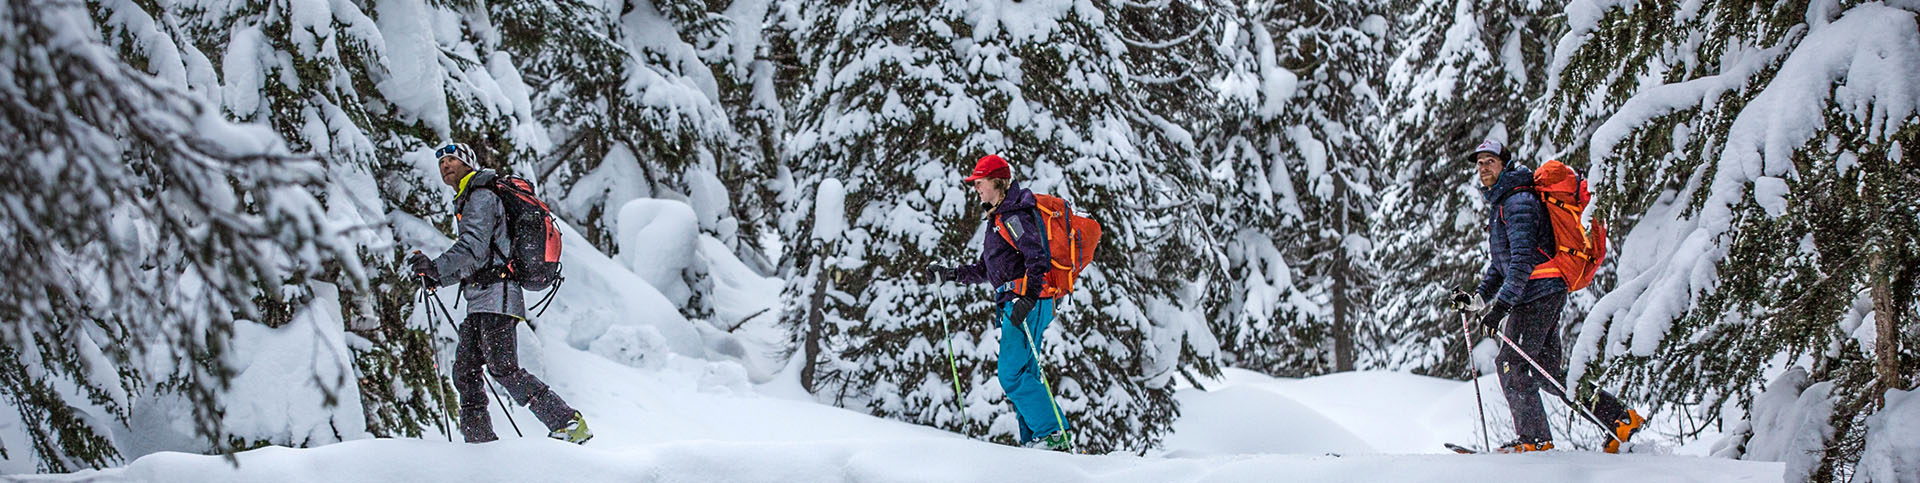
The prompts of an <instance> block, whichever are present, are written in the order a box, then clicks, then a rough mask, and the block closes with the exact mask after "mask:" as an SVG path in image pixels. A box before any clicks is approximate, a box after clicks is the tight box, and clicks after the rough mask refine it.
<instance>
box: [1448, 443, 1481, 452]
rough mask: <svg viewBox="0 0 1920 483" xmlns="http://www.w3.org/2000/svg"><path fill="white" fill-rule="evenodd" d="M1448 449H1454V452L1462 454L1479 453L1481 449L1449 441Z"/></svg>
mask: <svg viewBox="0 0 1920 483" xmlns="http://www.w3.org/2000/svg"><path fill="white" fill-rule="evenodd" d="M1447 449H1450V450H1453V452H1455V453H1460V454H1479V453H1480V450H1476V449H1473V448H1468V447H1465V446H1461V445H1457V444H1453V443H1447Z"/></svg>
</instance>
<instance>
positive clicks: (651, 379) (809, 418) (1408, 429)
mask: <svg viewBox="0 0 1920 483" xmlns="http://www.w3.org/2000/svg"><path fill="white" fill-rule="evenodd" d="M566 236H567V238H568V239H567V246H566V248H567V250H568V251H567V257H568V258H567V260H566V261H567V263H568V264H569V265H568V267H569V274H570V279H569V281H568V282H567V285H566V288H565V290H564V291H563V294H562V295H561V296H560V298H559V300H560V301H559V302H558V303H557V304H556V305H555V308H554V309H553V310H552V311H550V312H548V313H547V315H546V316H544V317H541V318H538V319H537V320H536V322H537V323H538V324H539V330H538V331H535V330H532V329H529V328H528V327H527V326H526V325H521V326H520V329H519V330H520V335H521V337H522V342H521V359H522V361H523V363H524V365H525V366H527V368H528V369H529V370H531V371H534V372H535V373H536V374H538V375H539V376H540V377H542V378H543V379H545V380H546V381H548V382H549V383H550V384H552V385H553V387H554V390H555V391H557V392H558V393H559V394H561V395H562V396H563V397H565V398H567V400H568V402H569V403H572V404H573V405H574V406H575V407H577V408H579V409H580V410H581V411H582V412H584V413H585V414H586V415H587V417H588V418H589V422H590V423H591V425H592V427H593V429H594V430H595V433H596V434H597V437H596V438H595V439H594V440H593V441H592V442H590V443H589V444H587V445H585V446H578V447H576V446H572V445H567V444H563V443H559V442H556V441H551V440H547V439H545V438H544V437H542V436H541V435H540V433H541V431H538V430H537V429H536V428H534V427H533V426H534V425H537V423H535V420H534V418H533V415H532V414H531V413H530V412H528V411H527V410H525V409H524V408H515V411H514V413H513V414H514V419H515V421H517V423H518V424H519V425H520V426H521V428H522V430H524V431H527V435H526V436H525V437H515V436H514V433H513V429H512V426H511V424H510V423H509V422H508V420H507V419H506V418H505V417H504V416H505V415H504V414H501V413H500V412H499V406H498V405H497V404H496V405H495V406H493V407H494V408H495V411H496V413H495V416H494V421H495V424H496V432H498V433H499V434H500V435H501V436H502V437H503V439H502V440H501V441H498V442H494V443H489V444H482V445H467V444H463V443H449V442H447V441H446V439H445V436H442V435H432V437H429V438H426V439H359V440H354V441H347V442H344V443H337V444H331V445H325V446H320V447H317V448H311V449H290V448H282V447H270V448H265V449H260V450H254V451H248V452H245V453H241V454H240V455H239V456H238V462H239V464H238V466H237V467H236V466H234V465H230V464H228V463H227V462H226V461H225V460H224V459H222V458H220V457H217V456H203V455H195V454H187V453H178V452H159V453H154V454H150V455H146V456H144V457H141V458H139V459H138V460H135V461H133V462H132V463H130V464H128V465H127V466H125V467H121V468H113V469H108V470H104V471H84V472H80V473H75V474H70V475H39V476H31V477H25V478H26V479H27V480H28V481H195V482H199V481H268V480H271V481H329V482H330V481H369V482H379V481H395V482H417V481H548V480H566V481H850V480H853V481H989V480H992V481H1152V482H1163V481H1265V480H1272V479H1273V478H1276V477H1278V475H1285V478H1286V479H1289V480H1308V481H1358V480H1366V481H1395V480H1401V481H1413V480H1418V481H1475V482H1481V481H1489V480H1490V479H1500V480H1507V479H1515V478H1519V479H1531V480H1539V481H1583V480H1592V481H1598V480H1609V481H1778V480H1779V479H1780V474H1781V471H1782V467H1781V466H1780V465H1779V464H1775V463H1751V462H1740V461H1732V460H1724V459H1709V458H1698V457H1687V456H1654V455H1630V456H1612V455H1603V454H1594V453H1588V452H1558V453H1553V454H1546V455H1527V456H1460V455H1451V454H1447V455H1421V454H1414V455H1408V454H1396V453H1432V452H1435V451H1437V450H1438V449H1439V442H1441V441H1445V440H1448V439H1449V438H1452V439H1455V440H1458V441H1462V442H1465V440H1466V439H1468V438H1470V437H1472V435H1474V434H1475V433H1473V431H1474V430H1473V429H1472V426H1471V424H1472V423H1471V422H1472V420H1471V419H1469V416H1468V415H1470V414H1471V413H1469V412H1467V411H1470V408H1471V407H1472V406H1471V405H1472V399H1471V398H1472V391H1471V386H1469V385H1465V384H1461V383H1458V382H1454V381H1447V380H1441V379H1433V378H1427V377H1421V376H1413V375H1408V374H1397V373H1374V372H1363V373H1351V374H1339V375H1333V376H1326V377H1319V378H1312V379H1302V380H1292V379H1275V378H1270V377H1267V376H1263V375H1260V374H1257V373H1252V372H1247V371H1238V370H1232V371H1228V374H1227V375H1226V377H1225V378H1223V380H1220V381H1210V383H1209V384H1210V385H1209V389H1211V391H1202V390H1198V389H1193V388H1188V389H1185V390H1183V391H1182V392H1181V393H1180V395H1179V397H1180V398H1181V399H1182V403H1183V404H1184V408H1185V409H1184V410H1183V414H1184V417H1183V419H1181V420H1180V423H1179V425H1178V426H1177V427H1176V431H1177V432H1176V434H1174V435H1173V436H1172V437H1170V438H1169V439H1168V441H1167V449H1166V451H1164V452H1159V453H1157V454H1151V455H1147V456H1139V455H1128V454H1115V455H1097V456H1089V455H1067V454H1058V453H1046V452H1040V451H1033V450H1026V449H1019V448H1013V447H1008V446H1002V445H997V444H991V443H983V442H978V441H973V440H970V439H968V438H966V437H964V436H962V435H957V434H952V433H947V432H943V431H938V430H933V429H930V428H926V427H921V426H915V425H909V424H905V423H901V422H897V421H892V420H885V419H879V418H874V417H871V416H868V415H865V414H861V413H856V412H853V411H848V410H845V409H840V408H836V407H832V406H828V405H823V404H819V403H816V402H814V400H813V398H812V397H811V396H809V395H806V394H805V393H804V392H803V391H801V390H800V389H799V387H798V384H797V382H796V378H795V375H794V373H795V371H794V370H792V368H791V367H789V368H785V369H783V370H780V371H779V372H778V373H777V374H775V375H773V377H772V378H771V380H769V381H767V382H765V383H761V384H754V383H753V382H752V378H750V377H749V375H748V370H747V369H746V368H745V366H743V364H742V363H743V362H745V363H746V364H753V362H751V361H740V360H737V359H736V358H735V357H731V356H729V355H728V354H724V353H721V352H716V351H710V350H707V347H709V346H712V345H713V344H712V340H704V339H713V338H716V337H718V338H722V339H726V338H728V336H726V335H724V333H718V334H716V333H705V334H703V333H702V331H700V330H696V329H695V326H696V325H697V322H695V321H688V320H686V319H685V318H682V317H680V316H679V315H678V314H677V313H675V312H674V310H673V308H672V305H671V303H670V302H668V301H667V300H666V298H665V297H664V296H662V295H661V294H660V292H659V291H658V290H654V289H653V288H652V287H651V286H650V285H648V283H647V282H645V281H644V280H642V279H641V277H640V276H638V275H635V274H634V273H633V272H632V271H629V270H628V269H627V267H626V266H625V265H623V264H621V263H618V262H616V261H615V259H616V258H617V257H618V256H617V255H616V256H615V257H608V256H606V255H602V254H600V253H598V252H595V251H593V250H592V249H591V247H590V246H588V245H586V244H585V243H584V242H582V240H581V239H580V238H579V237H578V236H577V234H575V233H573V232H572V230H566ZM443 243H444V242H443ZM430 248H431V247H430ZM711 255H712V254H709V256H711ZM732 276H735V277H738V276H741V275H740V274H738V273H735V274H733V275H732ZM730 283H736V284H738V285H739V286H743V287H746V286H755V285H756V284H753V283H742V282H741V281H737V280H736V281H733V282H730ZM766 286H768V287H770V288H768V289H767V290H777V287H778V286H777V284H766ZM765 296H766V297H769V298H770V297H774V295H773V294H765ZM333 323H338V322H337V320H335V321H334V322H333ZM703 338H704V339H703ZM755 340H756V339H755V338H751V337H746V338H739V339H737V340H736V341H735V342H736V343H741V344H746V345H749V346H753V345H757V344H755V343H754V341H755ZM762 349H764V348H762V347H748V348H747V352H748V353H757V352H759V351H760V350H762ZM1482 383H1483V384H1487V385H1488V387H1489V390H1488V392H1489V397H1490V398H1495V397H1497V391H1494V390H1492V389H1491V387H1492V385H1493V382H1492V379H1491V378H1488V379H1484V380H1483V381H1482ZM1492 402H1494V401H1490V403H1492ZM1489 409H1490V410H1496V409H1497V408H1494V407H1489ZM1499 410H1502V411H1503V409H1499ZM455 439H458V438H457V437H456V438H455ZM1326 453H1337V454H1340V455H1343V456H1333V455H1328V454H1326Z"/></svg>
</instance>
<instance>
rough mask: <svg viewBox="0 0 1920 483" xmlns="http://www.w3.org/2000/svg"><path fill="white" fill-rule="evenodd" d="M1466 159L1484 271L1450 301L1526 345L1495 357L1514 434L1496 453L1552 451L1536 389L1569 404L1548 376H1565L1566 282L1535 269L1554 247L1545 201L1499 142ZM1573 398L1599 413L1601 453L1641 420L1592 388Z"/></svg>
mask: <svg viewBox="0 0 1920 483" xmlns="http://www.w3.org/2000/svg"><path fill="white" fill-rule="evenodd" d="M1470 159H1471V160H1473V161H1474V163H1475V165H1476V169H1477V171H1476V174H1477V175H1478V178H1479V181H1480V185H1481V186H1482V187H1483V188H1482V194H1483V195H1484V196H1485V197H1486V200H1487V205H1488V210H1489V213H1488V216H1489V218H1490V219H1489V221H1488V224H1487V234H1488V237H1487V238H1488V240H1487V244H1488V251H1489V254H1490V255H1491V260H1490V262H1489V263H1488V264H1487V272H1486V276H1485V277H1484V278H1483V279H1481V282H1480V287H1479V290H1478V292H1479V293H1477V294H1468V293H1465V292H1460V293H1456V294H1454V296H1453V303H1454V304H1455V306H1457V307H1463V308H1466V309H1468V310H1474V311H1477V310H1480V309H1482V308H1485V309H1486V313H1485V314H1484V315H1483V316H1482V317H1481V318H1480V325H1481V326H1482V327H1484V328H1485V329H1486V330H1487V331H1488V332H1490V333H1504V334H1505V335H1506V336H1507V338H1508V339H1511V340H1512V341H1513V342H1514V344H1515V345H1518V346H1519V347H1520V348H1521V349H1522V350H1524V351H1526V353H1525V354H1524V355H1522V354H1519V353H1516V352H1514V350H1513V347H1510V346H1503V347H1502V349H1501V351H1500V355H1499V357H1498V358H1496V359H1495V363H1496V365H1497V367H1498V370H1499V373H1500V387H1501V389H1502V392H1504V393H1505V394H1506V397H1507V405H1508V408H1509V410H1511V411H1512V413H1513V426H1514V432H1515V433H1516V434H1517V436H1518V437H1517V438H1516V439H1515V440H1514V441H1513V442H1510V443H1507V444H1505V445H1502V446H1501V447H1500V448H1499V449H1498V451H1499V452H1501V453H1523V452H1529V451H1544V450H1549V449H1553V433H1552V432H1550V430H1549V429H1548V426H1547V414H1546V410H1545V408H1543V407H1542V406H1541V403H1540V390H1542V389H1544V390H1547V391H1548V392H1551V393H1553V394H1554V395H1555V396H1559V397H1560V398H1561V399H1562V400H1566V401H1567V402H1568V403H1569V404H1576V403H1575V401H1573V400H1572V399H1569V398H1568V396H1567V395H1566V394H1564V393H1563V392H1562V391H1561V390H1560V389H1559V388H1558V387H1555V385H1554V382H1550V381H1563V380H1564V379H1565V378H1566V374H1567V371H1566V368H1565V367H1563V362H1562V360H1561V354H1560V349H1561V348H1560V310H1561V309H1562V308H1564V307H1565V306H1566V303H1567V286H1568V285H1567V282H1566V280H1564V279H1563V278H1562V275H1560V274H1558V272H1557V271H1554V270H1536V268H1535V266H1536V265H1540V264H1542V263H1544V262H1546V261H1547V260H1548V258H1550V257H1549V256H1548V253H1549V252H1550V251H1551V250H1553V247H1554V246H1555V245H1554V241H1553V232H1552V231H1550V230H1547V229H1546V228H1547V226H1546V225H1547V223H1548V221H1547V219H1546V216H1547V215H1546V213H1545V212H1544V210H1545V208H1544V207H1543V206H1544V205H1542V204H1541V201H1540V198H1539V197H1537V196H1535V194H1534V193H1533V192H1532V191H1530V189H1531V187H1532V186H1533V170H1531V169H1528V168H1527V167H1525V166H1516V165H1514V163H1513V160H1512V156H1511V155H1510V154H1509V153H1508V152H1507V149H1506V146H1504V145H1502V144H1501V143H1500V142H1499V141H1494V140H1487V141H1485V142H1483V143H1481V144H1480V146H1479V147H1478V148H1476V149H1475V150H1474V152H1473V154H1472V155H1471V156H1470ZM1484 300H1491V301H1493V305H1492V307H1483V306H1484V303H1483V302H1482V301H1484ZM1509 315H1511V316H1512V317H1511V318H1510V320H1507V324H1506V325H1505V327H1502V326H1501V324H1500V323H1501V321H1502V320H1503V319H1509V317H1508V316H1509ZM1528 357H1530V358H1531V359H1532V360H1533V361H1534V362H1537V363H1539V364H1540V367H1542V368H1545V369H1546V370H1549V371H1552V372H1553V373H1552V374H1540V373H1539V371H1536V370H1534V368H1533V366H1532V364H1531V363H1529V362H1527V359H1526V358H1528ZM1579 399H1584V400H1585V401H1586V403H1585V404H1583V407H1584V408H1585V409H1587V410H1588V412H1590V413H1591V414H1592V415H1594V416H1595V417H1597V418H1598V419H1599V421H1595V422H1596V423H1600V422H1602V421H1604V422H1606V423H1602V424H1601V426H1602V428H1601V430H1602V431H1606V432H1608V433H1610V436H1609V437H1608V438H1607V443H1606V446H1605V450H1606V452H1608V453H1617V452H1619V451H1620V443H1622V442H1625V441H1627V439H1628V438H1632V437H1633V434H1634V433H1635V432H1638V431H1639V430H1640V427H1641V425H1642V424H1644V423H1645V422H1646V419H1645V418H1642V417H1641V416H1640V413H1639V412H1638V411H1634V410H1631V409H1627V407H1626V406H1625V405H1623V404H1621V403H1620V400H1618V399H1616V398H1614V397H1613V395H1611V394H1607V393H1606V392H1605V391H1600V390H1597V389H1595V390H1593V391H1592V395H1591V396H1590V397H1583V398H1579Z"/></svg>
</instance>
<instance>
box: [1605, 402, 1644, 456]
mask: <svg viewBox="0 0 1920 483" xmlns="http://www.w3.org/2000/svg"><path fill="white" fill-rule="evenodd" d="M1646 423H1647V418H1643V417H1640V412H1639V411H1635V410H1632V409H1628V410H1627V417H1626V419H1621V420H1619V421H1614V422H1613V436H1612V437H1609V438H1607V444H1606V451H1607V452H1608V453H1619V452H1620V443H1624V442H1627V441H1628V440H1631V439H1633V434H1634V433H1638V432H1640V427H1641V426H1645V425H1646Z"/></svg>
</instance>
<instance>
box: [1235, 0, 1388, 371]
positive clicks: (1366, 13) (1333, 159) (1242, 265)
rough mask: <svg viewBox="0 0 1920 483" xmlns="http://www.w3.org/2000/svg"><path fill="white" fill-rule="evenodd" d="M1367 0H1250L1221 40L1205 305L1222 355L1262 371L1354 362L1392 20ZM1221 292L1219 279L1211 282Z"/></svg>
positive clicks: (1362, 316) (1371, 273)
mask: <svg viewBox="0 0 1920 483" xmlns="http://www.w3.org/2000/svg"><path fill="white" fill-rule="evenodd" d="M1379 11H1380V4H1379V3H1377V2H1374V1H1371V0H1327V1H1305V2H1286V3H1276V4H1269V3H1255V4H1250V5H1245V6H1240V7H1236V8H1235V9H1234V10H1233V13H1232V15H1233V17H1234V24H1233V25H1232V26H1230V27H1229V28H1228V29H1227V32H1226V35H1225V36H1224V38H1223V39H1222V40H1223V43H1224V44H1226V45H1227V46H1228V47H1229V48H1230V49H1232V53H1231V54H1230V55H1231V58H1230V61H1231V64H1229V67H1228V69H1227V70H1225V71H1224V72H1223V75H1222V77H1221V78H1220V79H1218V80H1216V83H1217V84H1218V85H1219V88H1220V92H1221V99H1222V106H1221V109H1222V111H1223V115H1222V116H1223V119H1222V123H1221V127H1220V128H1219V129H1216V130H1214V132H1215V133H1216V136H1218V137H1217V138H1215V139H1212V140H1210V141H1209V150H1208V153H1207V155H1208V156H1209V159H1210V162H1211V163H1213V166H1212V168H1211V172H1212V176H1213V177H1214V179H1215V180H1216V181H1217V182H1218V183H1220V184H1222V185H1223V188H1222V189H1223V190H1224V192H1225V195H1223V197H1222V202H1223V203H1222V204H1223V207H1222V208H1221V213H1220V215H1219V216H1214V217H1213V218H1215V219H1216V220H1217V221H1218V223H1219V231H1220V233H1221V235H1220V236H1221V237H1222V238H1223V241H1224V242H1225V243H1226V244H1227V247H1228V249H1227V261H1228V269H1227V280H1226V283H1227V284H1228V286H1229V287H1230V288H1229V289H1228V290H1227V291H1226V293H1225V294H1223V296H1224V299H1219V298H1217V299H1215V300H1213V301H1212V303H1211V304H1210V307H1209V309H1210V310H1211V311H1212V312H1213V313H1212V314H1211V320H1212V323H1213V324H1214V325H1215V326H1216V327H1217V328H1218V329H1217V332H1218V333H1219V334H1220V337H1221V341H1222V345H1223V347H1224V348H1225V349H1226V351H1227V354H1228V360H1229V361H1230V362H1231V363H1232V364H1233V365H1236V366H1239V367H1245V368H1249V369H1254V370H1258V371H1262V372H1266V373H1269V374H1276V375H1290V376H1300V375H1309V374H1324V373H1328V372H1333V371H1341V370H1353V369H1354V368H1355V362H1356V359H1357V355H1358V349H1359V347H1358V344H1357V338H1358V335H1359V334H1358V328H1359V327H1360V326H1362V325H1364V324H1366V321H1367V319H1368V318H1369V317H1370V314H1371V313H1372V310H1370V308H1369V305H1370V295H1369V294H1370V293H1371V290H1372V289H1373V287H1374V285H1375V283H1376V281H1375V279H1376V278H1377V277H1378V276H1380V273H1379V271H1378V270H1377V269H1375V268H1374V264H1375V261H1374V260H1373V255H1372V251H1373V247H1372V245H1373V242H1372V241H1371V238H1370V237H1371V236H1372V235H1371V230H1370V225H1369V222H1368V217H1369V214H1370V213H1371V212H1372V210H1374V209H1375V207H1376V206H1377V205H1378V200H1377V198H1376V196H1377V195H1376V194H1375V191H1376V188H1375V186H1374V184H1375V182H1376V181H1375V178H1376V176H1377V174H1376V173H1377V172H1378V170H1379V168H1378V166H1379V165H1380V162H1381V161H1380V152H1381V151H1380V146H1379V145H1378V144H1377V141H1376V138H1375V135H1374V133H1375V132H1376V131H1377V130H1378V125H1379V116H1380V110H1379V102H1380V101H1379V94H1378V92H1379V89H1380V87H1381V85H1382V84H1381V80H1382V76H1383V74H1384V72H1383V69H1384V67H1385V64H1386V56H1385V52H1386V50H1385V48H1386V41H1387V38H1386V34H1387V32H1386V28H1387V25H1386V20H1385V19H1384V18H1383V17H1380V16H1379V15H1378V12H1379ZM1216 293H1218V292H1216Z"/></svg>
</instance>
